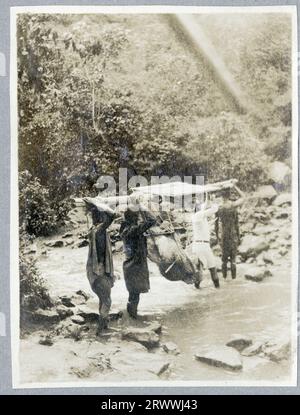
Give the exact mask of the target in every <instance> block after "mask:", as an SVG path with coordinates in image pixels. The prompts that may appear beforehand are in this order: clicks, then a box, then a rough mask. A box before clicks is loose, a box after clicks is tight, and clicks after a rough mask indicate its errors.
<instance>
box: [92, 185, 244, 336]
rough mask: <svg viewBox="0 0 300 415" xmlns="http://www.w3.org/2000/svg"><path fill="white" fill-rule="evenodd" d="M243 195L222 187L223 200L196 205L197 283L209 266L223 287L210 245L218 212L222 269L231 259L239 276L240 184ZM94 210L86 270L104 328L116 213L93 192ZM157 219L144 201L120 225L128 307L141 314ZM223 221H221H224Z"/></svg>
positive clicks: (111, 277) (134, 315)
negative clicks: (150, 239)
mask: <svg viewBox="0 0 300 415" xmlns="http://www.w3.org/2000/svg"><path fill="white" fill-rule="evenodd" d="M235 189H236V191H237V192H238V194H239V198H238V199H237V200H235V201H231V200H230V198H231V192H230V189H228V190H225V191H223V193H222V199H223V200H222V203H221V205H220V206H218V205H217V204H212V203H210V202H209V201H208V198H207V199H206V201H205V203H203V204H201V205H200V206H197V205H196V207H195V212H194V214H193V218H192V224H193V245H192V250H193V257H194V264H195V269H196V272H195V276H194V281H195V287H196V288H200V283H201V281H202V276H203V269H205V268H207V269H209V271H210V274H211V278H212V281H213V283H214V286H215V287H216V288H219V287H220V283H219V278H218V274H217V268H216V261H215V257H214V254H213V252H212V249H211V247H210V224H209V220H208V218H209V217H212V216H214V215H215V216H216V217H215V230H216V236H217V240H218V241H219V243H220V245H221V249H222V273H223V277H224V278H226V277H227V264H228V261H230V267H231V274H232V278H233V279H234V278H236V254H237V247H238V244H239V239H240V236H239V225H238V212H237V207H238V206H240V205H241V204H242V203H243V194H242V192H241V191H240V190H239V189H238V188H237V187H235ZM84 200H85V201H86V203H87V206H88V208H89V212H90V214H91V220H92V226H91V227H90V230H89V234H88V236H89V253H88V260H87V276H88V279H89V283H90V285H91V288H92V290H93V291H94V292H95V294H96V295H97V296H98V298H99V331H100V332H101V331H102V330H103V329H106V328H107V326H108V315H109V310H110V308H111V289H112V287H113V285H114V266H113V255H112V245H111V241H110V236H109V233H108V228H109V226H110V225H111V224H112V222H113V221H114V219H115V218H116V214H115V212H114V211H113V210H112V209H110V208H109V207H108V206H107V205H105V206H103V205H102V206H100V205H98V206H96V205H94V204H91V203H90V201H89V198H85V199H84ZM157 223H158V218H157V216H155V215H153V214H152V213H151V212H150V211H149V210H147V209H145V208H144V207H143V206H141V205H138V206H137V205H135V206H128V208H127V209H126V211H125V212H124V216H123V220H122V223H121V226H120V237H121V238H122V241H123V251H124V255H125V258H124V262H123V273H124V280H125V285H126V288H127V291H128V294H129V295H128V302H127V312H128V314H129V316H130V317H132V318H137V309H138V304H139V300H140V294H141V293H146V292H148V291H149V289H150V282H149V270H148V260H147V237H146V236H145V232H146V231H147V230H149V229H150V228H151V227H152V226H154V225H156V224H157ZM220 225H221V226H220Z"/></svg>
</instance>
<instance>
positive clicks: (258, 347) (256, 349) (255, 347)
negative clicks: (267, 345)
mask: <svg viewBox="0 0 300 415" xmlns="http://www.w3.org/2000/svg"><path fill="white" fill-rule="evenodd" d="M262 349H263V343H261V342H255V343H253V344H252V345H251V346H249V347H247V348H246V349H244V350H243V351H242V353H241V354H242V355H243V356H248V357H250V356H255V355H257V354H259V353H261V352H262Z"/></svg>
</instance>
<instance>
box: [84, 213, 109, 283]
mask: <svg viewBox="0 0 300 415" xmlns="http://www.w3.org/2000/svg"><path fill="white" fill-rule="evenodd" d="M113 220H114V215H113V214H109V213H107V214H105V216H104V218H103V222H101V223H99V224H98V225H93V226H92V227H91V229H90V231H89V234H88V237H89V253H88V260H87V265H86V270H87V276H88V279H89V282H90V285H91V287H92V288H93V284H94V282H95V280H96V279H98V278H102V277H107V278H110V279H111V281H112V285H113V282H114V268H113V258H112V247H111V241H110V236H109V234H108V233H107V228H108V227H109V226H110V224H111V223H112V221H113Z"/></svg>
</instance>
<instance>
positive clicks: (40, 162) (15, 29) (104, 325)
mask: <svg viewBox="0 0 300 415" xmlns="http://www.w3.org/2000/svg"><path fill="white" fill-rule="evenodd" d="M297 94H298V89H297V9H296V7H294V6H278V7H240V8H238V7H226V8H225V7H223V8H222V7H181V6H139V7H135V6H123V7H118V6H105V7H100V6H95V7H94V6H76V7H75V6H74V7H73V6H70V7H69V6H68V7H60V6H53V7H52V6H51V7H46V6H45V7H44V6H43V7H15V8H12V9H11V132H12V148H11V153H12V158H11V163H12V175H11V189H12V196H11V209H12V210H11V313H12V321H11V323H12V324H11V336H12V360H13V361H12V363H13V384H14V387H15V388H21V387H22V388H26V387H27V388H46V387H47V388H51V387H86V386H87V387H88V386H162V385H163V386H189V385H190V386H199V387H201V386H295V385H296V381H297V330H298V329H297V294H298V267H297V265H298V233H297V232H298V179H297V170H298V158H297V155H298V145H297V140H298V138H297V136H298V130H297V128H298V127H297V126H298V104H297V99H298V98H297Z"/></svg>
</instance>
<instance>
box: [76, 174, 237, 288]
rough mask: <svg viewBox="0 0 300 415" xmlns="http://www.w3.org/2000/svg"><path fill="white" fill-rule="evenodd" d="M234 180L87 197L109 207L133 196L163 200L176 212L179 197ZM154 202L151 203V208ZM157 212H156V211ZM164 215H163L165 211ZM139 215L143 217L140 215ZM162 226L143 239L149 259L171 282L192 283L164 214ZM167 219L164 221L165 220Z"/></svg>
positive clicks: (190, 265) (183, 254)
mask: <svg viewBox="0 0 300 415" xmlns="http://www.w3.org/2000/svg"><path fill="white" fill-rule="evenodd" d="M235 183H236V181H235V180H227V181H224V182H219V183H212V184H207V185H193V184H190V183H184V182H171V183H165V184H155V185H150V186H142V187H136V188H133V189H132V193H131V194H130V195H128V196H111V197H104V198H103V197H101V194H100V195H99V196H98V197H95V198H89V202H92V201H93V200H94V203H95V205H98V204H99V203H105V204H108V205H111V206H116V205H119V207H121V205H122V204H129V201H132V200H133V198H134V197H136V198H137V199H141V198H142V199H144V200H148V201H149V200H150V204H152V200H156V202H157V200H158V198H159V199H160V200H165V199H167V200H168V201H169V202H171V203H172V204H173V206H174V208H175V209H176V203H174V202H175V201H176V200H177V201H178V198H180V197H187V196H190V197H192V195H195V196H199V195H201V194H205V193H209V192H217V191H220V190H223V189H226V188H227V189H228V188H231V187H233V186H234V184H235ZM80 202H81V200H80V199H76V200H75V203H76V205H77V206H79V205H80V204H81V203H80ZM155 204H156V203H154V204H152V206H154V205H155ZM155 210H157V209H155ZM164 213H165V212H164ZM141 214H143V213H142V212H141ZM164 216H165V217H164V221H163V223H162V225H157V226H154V227H153V228H151V230H149V231H148V232H147V233H146V234H145V236H147V251H148V258H149V259H150V260H151V261H153V262H154V263H156V264H157V266H158V268H159V270H160V273H161V274H162V275H163V276H164V277H165V278H166V279H168V280H170V281H184V282H185V283H187V284H192V283H194V276H195V273H196V270H195V267H194V264H193V262H192V260H191V259H190V257H189V256H188V254H187V253H186V251H185V250H184V249H183V248H182V246H181V243H180V241H179V238H178V236H177V235H176V231H175V229H174V227H173V224H172V221H171V219H170V217H169V215H168V213H167V214H165V215H164ZM165 218H167V220H165Z"/></svg>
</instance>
